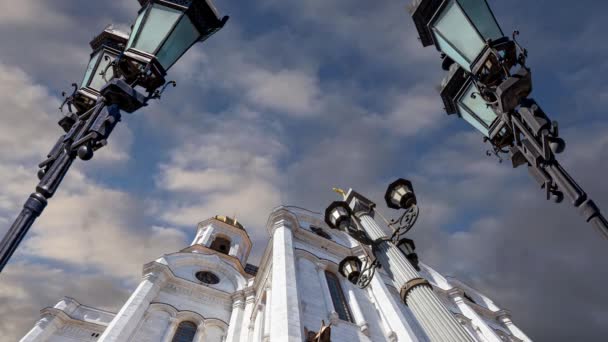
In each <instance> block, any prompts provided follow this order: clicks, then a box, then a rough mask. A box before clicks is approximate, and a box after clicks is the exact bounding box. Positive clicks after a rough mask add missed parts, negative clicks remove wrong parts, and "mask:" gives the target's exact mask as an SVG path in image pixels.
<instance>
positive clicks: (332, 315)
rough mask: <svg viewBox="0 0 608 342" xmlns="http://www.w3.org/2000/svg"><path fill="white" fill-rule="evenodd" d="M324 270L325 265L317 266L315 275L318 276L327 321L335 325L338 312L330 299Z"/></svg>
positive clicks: (319, 264)
mask: <svg viewBox="0 0 608 342" xmlns="http://www.w3.org/2000/svg"><path fill="white" fill-rule="evenodd" d="M326 269H327V265H326V264H324V263H318V264H317V274H318V275H319V284H320V285H321V296H322V297H323V301H324V302H325V309H326V310H327V311H326V313H327V314H328V319H329V321H330V322H332V323H336V321H337V320H338V312H336V308H335V307H334V302H333V300H332V299H331V292H330V291H329V285H328V284H327V277H326V276H325V270H326Z"/></svg>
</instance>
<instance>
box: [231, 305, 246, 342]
mask: <svg viewBox="0 0 608 342" xmlns="http://www.w3.org/2000/svg"><path fill="white" fill-rule="evenodd" d="M244 308H245V297H243V295H239V296H238V297H236V298H235V299H234V300H233V301H232V314H231V315H230V324H229V325H228V334H227V335H226V342H239V338H240V336H241V334H240V333H241V329H240V327H241V325H242V324H243V310H244Z"/></svg>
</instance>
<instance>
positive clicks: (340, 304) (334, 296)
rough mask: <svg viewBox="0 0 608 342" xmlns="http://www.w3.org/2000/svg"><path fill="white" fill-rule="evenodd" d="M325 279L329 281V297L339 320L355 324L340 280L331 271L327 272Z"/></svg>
mask: <svg viewBox="0 0 608 342" xmlns="http://www.w3.org/2000/svg"><path fill="white" fill-rule="evenodd" d="M325 279H326V280H327V287H328V288H329V295H330V296H331V301H332V303H333V305H334V310H336V313H337V314H338V318H340V319H341V320H343V321H346V322H350V323H354V322H355V320H354V318H353V314H352V311H351V309H350V306H349V305H348V300H347V299H346V295H345V294H344V290H343V289H342V285H341V283H340V278H338V276H337V275H336V274H334V273H333V272H331V271H327V270H326V271H325Z"/></svg>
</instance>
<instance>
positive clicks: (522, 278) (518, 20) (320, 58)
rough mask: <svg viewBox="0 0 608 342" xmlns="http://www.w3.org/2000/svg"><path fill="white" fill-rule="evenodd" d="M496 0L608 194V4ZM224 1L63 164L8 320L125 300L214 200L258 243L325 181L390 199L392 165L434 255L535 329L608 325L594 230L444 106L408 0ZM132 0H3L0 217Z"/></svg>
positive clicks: (545, 99) (598, 188)
mask: <svg viewBox="0 0 608 342" xmlns="http://www.w3.org/2000/svg"><path fill="white" fill-rule="evenodd" d="M490 3H491V5H492V7H493V8H494V10H495V13H496V16H497V18H498V20H499V21H500V22H501V24H502V26H503V29H504V31H505V32H510V31H512V30H514V29H519V30H520V31H521V33H522V36H521V42H522V43H523V44H525V45H526V46H527V47H528V49H529V52H530V59H529V62H530V63H529V64H530V65H531V67H532V68H533V77H534V82H535V83H534V86H535V90H534V96H535V98H537V100H538V101H539V102H540V103H541V104H542V106H543V108H544V110H545V111H546V112H547V113H549V115H550V116H551V117H552V118H553V119H555V120H558V121H559V122H560V127H561V134H562V136H563V137H564V138H565V139H566V141H567V142H568V148H567V150H566V153H564V154H563V155H562V156H561V161H562V162H563V164H564V166H565V167H566V168H567V169H568V170H569V171H570V172H571V174H572V175H573V176H574V177H575V178H576V179H577V180H579V181H580V183H581V185H582V186H583V187H584V188H585V189H587V191H588V192H589V193H590V195H591V196H592V197H593V198H594V199H595V200H596V202H598V203H599V204H600V206H603V208H604V209H606V210H608V183H607V182H606V181H605V180H604V179H603V176H604V175H606V172H607V170H608V135H606V134H605V131H606V129H608V119H607V118H606V116H605V106H606V105H608V82H607V81H606V77H602V76H605V75H606V74H607V73H608V62H607V61H608V48H606V46H605V44H598V43H599V42H601V37H604V36H605V34H606V28H605V23H604V21H605V13H607V12H608V4H607V3H605V2H598V1H592V0H580V1H576V2H572V1H565V0H558V1H546V0H543V1H533V2H531V1H524V0H511V1H497V0H491V1H490ZM216 5H217V6H218V8H220V10H221V11H222V12H224V13H226V14H230V16H231V20H230V22H229V24H228V25H227V26H226V27H225V28H224V29H223V30H222V31H221V32H219V33H218V34H217V35H215V36H214V37H212V38H211V39H210V40H208V41H207V42H205V43H204V44H203V45H200V46H197V47H196V48H194V49H192V50H191V51H189V52H188V54H187V55H186V56H185V57H184V58H182V60H180V61H179V63H178V64H177V65H176V66H175V67H174V68H173V69H172V70H171V72H170V77H171V78H173V79H175V80H176V81H177V82H178V87H177V88H174V89H169V90H168V91H167V93H166V95H165V96H164V98H163V99H162V101H160V102H158V103H152V104H151V105H150V106H149V107H147V108H144V109H142V110H140V111H139V112H137V113H136V114H132V115H125V116H124V118H123V122H122V123H121V124H120V126H118V128H117V129H116V131H115V132H114V133H113V136H112V137H111V140H110V143H109V146H108V147H107V148H105V149H104V150H101V151H99V152H98V153H97V154H96V156H95V158H94V159H93V160H92V161H90V162H87V163H84V162H77V163H76V164H75V165H74V167H73V168H72V170H71V171H70V174H69V176H68V177H66V179H65V181H64V183H63V185H62V187H61V189H60V190H59V192H58V194H57V196H56V197H55V198H53V199H52V201H51V202H50V205H49V207H48V208H47V210H46V211H45V213H44V214H43V215H42V217H41V219H40V220H39V221H38V222H36V224H35V225H34V226H33V228H32V229H31V231H30V232H29V234H28V237H27V239H26V240H25V241H24V243H23V244H22V246H21V248H20V249H19V251H18V252H17V253H16V254H15V256H14V258H13V259H12V262H11V264H9V265H8V266H7V267H6V268H5V270H4V272H3V273H2V274H1V275H0V318H1V319H0V336H3V341H4V340H6V341H13V340H18V339H19V338H20V337H21V336H22V335H23V334H25V332H26V331H27V330H28V329H29V328H31V326H32V325H33V324H34V322H35V321H36V320H37V318H38V317H39V314H38V311H39V310H40V309H41V308H43V307H45V306H49V305H53V304H54V303H56V302H57V301H58V300H59V299H60V298H61V297H63V296H71V297H73V298H75V299H77V300H79V301H80V302H81V303H84V304H88V305H94V306H99V307H102V308H105V309H108V310H113V311H117V310H118V309H119V307H120V305H121V303H122V302H123V301H124V300H125V299H126V298H127V297H128V294H129V292H130V290H132V289H133V288H134V287H135V286H136V284H137V282H138V279H139V277H140V275H141V266H142V264H143V263H145V262H147V261H150V260H152V259H154V258H156V257H158V256H160V255H162V254H163V253H168V252H172V251H175V250H177V249H179V248H181V247H183V246H185V245H187V244H188V243H189V242H190V240H191V238H192V237H193V234H194V230H195V226H196V224H197V222H199V221H201V220H203V219H206V218H208V217H210V216H212V215H215V214H228V215H233V214H235V213H236V214H237V216H238V217H239V219H240V221H241V222H243V223H244V224H245V226H246V227H247V228H248V231H249V233H250V234H251V236H252V237H253V239H254V243H255V245H254V248H255V249H256V251H255V252H254V255H253V256H252V260H253V262H257V259H258V258H259V256H260V254H261V252H262V250H263V248H264V247H265V244H266V241H267V239H268V237H267V235H266V233H265V229H264V224H265V222H266V218H267V216H268V214H269V211H270V210H271V209H272V208H273V207H275V206H277V205H280V204H292V205H298V206H302V207H306V208H309V209H312V210H316V211H321V210H323V209H324V208H325V207H326V206H327V205H328V204H329V203H330V202H331V201H332V200H334V199H335V198H336V197H335V194H334V193H332V192H331V190H330V189H331V187H333V186H340V187H343V188H349V187H353V188H356V189H357V190H359V191H361V192H364V193H367V194H369V195H370V197H372V198H374V199H376V200H377V201H378V202H380V201H381V196H382V193H383V191H384V189H385V187H386V185H387V184H388V183H389V182H390V181H392V180H394V179H395V178H397V177H406V178H410V179H411V180H412V181H413V182H414V184H415V189H416V191H417V194H418V198H419V202H420V205H421V206H422V218H421V220H420V222H419V223H418V225H417V227H416V229H415V230H414V232H413V236H414V238H415V239H416V241H417V242H418V246H419V250H420V254H421V258H422V259H423V260H424V261H425V262H426V263H427V264H429V265H431V266H433V267H435V268H437V269H438V270H440V271H442V272H444V273H445V274H448V275H453V276H456V277H459V278H461V279H463V280H464V281H465V282H468V283H470V284H471V285H473V286H474V287H477V288H479V289H480V290H482V292H485V293H486V294H488V295H489V296H490V297H492V298H493V299H495V300H496V302H497V304H498V305H500V306H502V307H504V308H507V309H509V310H511V311H512V313H513V316H514V321H515V322H516V323H517V324H519V325H520V326H521V327H522V328H523V329H524V330H525V331H526V332H528V333H529V335H530V336H531V337H532V338H534V339H535V340H538V341H573V340H576V341H604V340H605V336H606V334H608V325H606V323H605V322H606V321H607V320H608V310H606V307H607V306H608V294H607V292H606V290H605V286H604V284H605V282H606V281H608V272H607V271H606V268H605V262H604V260H606V257H607V256H608V252H606V250H605V247H606V242H605V241H601V240H600V239H599V237H598V235H597V234H596V232H594V231H593V230H592V229H591V228H590V227H589V226H587V225H586V224H584V223H583V222H582V219H581V218H580V217H579V216H578V215H577V213H576V212H575V210H574V209H573V208H571V207H570V206H569V204H568V203H562V204H561V205H556V204H553V203H550V202H546V201H545V200H544V198H543V196H544V195H543V192H542V191H541V190H540V189H538V188H537V185H536V184H535V183H534V182H533V181H532V180H531V179H530V178H529V177H528V175H527V171H526V170H525V169H516V170H513V169H511V168H510V166H509V165H508V163H503V164H499V163H498V161H497V160H496V159H494V158H490V157H487V156H485V150H486V149H487V146H486V145H484V144H483V143H482V138H481V136H480V135H479V134H477V133H475V132H473V131H472V129H470V128H469V127H467V125H466V124H465V123H464V122H462V121H461V120H458V119H457V118H455V117H448V116H446V115H445V114H444V113H443V111H442V105H441V100H440V98H439V97H438V95H437V91H436V86H437V84H438V83H439V82H440V79H441V77H442V70H441V68H440V60H439V56H438V53H437V51H436V50H434V48H426V49H425V48H422V47H421V46H420V45H419V43H418V41H417V39H416V38H417V36H416V33H415V32H414V31H415V30H414V27H413V24H412V22H411V20H410V18H409V15H408V13H407V11H406V7H407V5H408V3H407V2H406V1H404V0H376V1H363V0H333V1H325V0H307V1H295V0H256V1H237V0H222V1H220V0H217V1H216ZM137 8H138V4H137V1H136V0H106V1H76V0H53V1H48V0H46V1H45V0H21V1H17V2H16V1H9V0H0V44H1V46H2V48H1V49H0V107H1V108H3V110H2V113H1V114H0V119H1V124H0V189H2V191H1V192H0V233H1V234H4V232H5V231H6V230H7V229H8V226H9V225H10V224H11V222H12V220H13V219H14V218H15V216H16V214H17V213H18V210H19V209H20V207H21V205H22V203H23V201H24V200H25V199H26V198H27V196H28V194H29V193H31V192H32V190H33V189H34V187H35V184H36V180H37V179H36V171H37V169H36V164H38V163H39V162H40V161H41V160H42V159H43V157H44V156H45V155H46V153H47V152H48V150H49V148H50V147H51V146H52V144H53V143H54V142H55V140H56V139H57V136H58V135H59V134H60V130H61V129H60V128H59V126H57V124H56V122H57V120H59V119H60V117H61V116H60V113H59V111H58V110H57V107H58V106H59V104H60V102H61V99H60V93H61V91H62V90H67V89H68V88H69V84H70V83H72V82H79V81H80V79H81V77H82V75H83V72H84V69H85V64H86V62H87V60H88V54H89V48H88V42H89V41H90V39H91V38H92V37H93V36H94V35H95V34H96V33H98V32H100V31H101V30H102V29H103V28H104V27H105V25H107V24H109V23H114V24H115V25H117V26H119V27H128V26H129V25H130V23H131V22H132V21H133V19H134V18H135V14H136V10H137ZM380 203H381V202H380ZM386 214H392V213H390V212H388V211H386Z"/></svg>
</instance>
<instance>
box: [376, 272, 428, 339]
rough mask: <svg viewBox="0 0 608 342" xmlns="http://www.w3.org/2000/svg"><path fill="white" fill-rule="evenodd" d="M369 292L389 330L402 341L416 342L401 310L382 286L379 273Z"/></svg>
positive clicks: (415, 337)
mask: <svg viewBox="0 0 608 342" xmlns="http://www.w3.org/2000/svg"><path fill="white" fill-rule="evenodd" d="M369 291H370V292H371V294H372V296H373V298H374V301H375V302H376V306H377V307H378V311H380V314H381V315H383V316H384V320H385V321H386V322H387V325H388V327H389V328H390V330H391V331H393V332H394V333H395V335H397V336H399V337H400V338H401V339H402V340H403V341H418V337H417V336H416V333H415V332H414V330H413V329H412V327H411V326H410V325H409V324H408V323H407V319H406V318H405V315H404V314H403V312H402V311H401V308H399V307H398V305H399V303H397V302H396V301H394V300H393V297H392V295H391V293H390V292H389V290H388V288H387V287H386V285H385V284H384V280H383V279H382V276H381V275H380V272H377V273H376V275H375V276H374V277H373V278H372V282H371V284H370V287H369ZM389 336H390V333H389Z"/></svg>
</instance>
